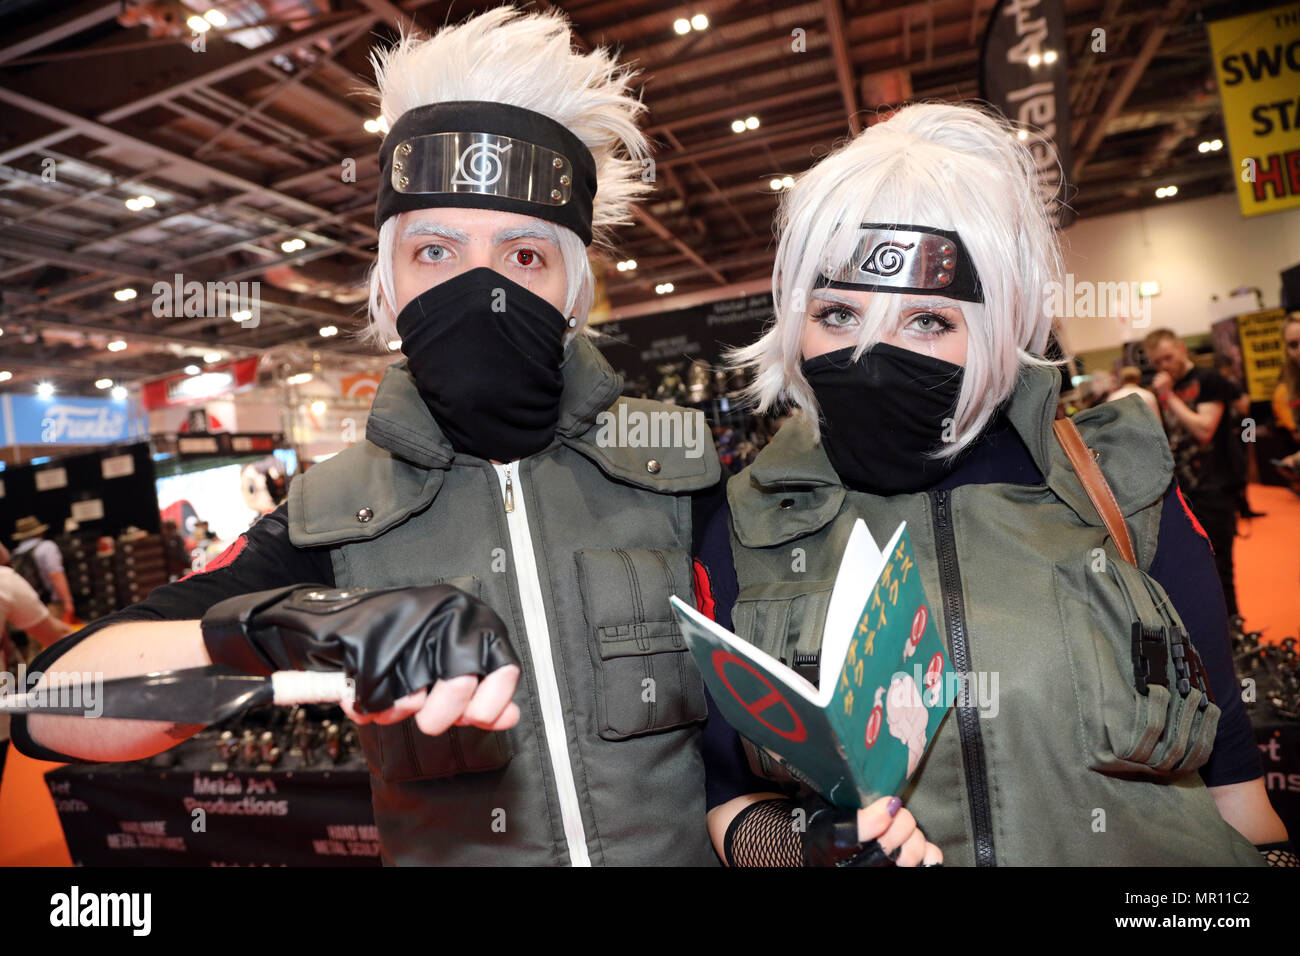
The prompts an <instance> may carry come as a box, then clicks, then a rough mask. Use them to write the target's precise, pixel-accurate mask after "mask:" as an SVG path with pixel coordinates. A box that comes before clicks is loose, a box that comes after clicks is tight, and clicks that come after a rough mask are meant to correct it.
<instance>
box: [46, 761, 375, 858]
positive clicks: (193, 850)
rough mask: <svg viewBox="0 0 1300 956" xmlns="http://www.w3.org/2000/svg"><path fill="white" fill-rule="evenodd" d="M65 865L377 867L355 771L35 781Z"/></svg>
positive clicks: (369, 814) (58, 776) (364, 794)
mask: <svg viewBox="0 0 1300 956" xmlns="http://www.w3.org/2000/svg"><path fill="white" fill-rule="evenodd" d="M45 780H46V783H47V785H48V786H49V788H50V795H51V796H52V797H53V798H54V806H55V809H56V810H58V813H59V821H60V822H61V823H62V824H63V833H64V836H65V837H66V838H67V841H68V852H69V854H70V855H71V856H72V862H73V865H75V866H379V865H380V852H379V832H378V829H377V828H376V827H375V822H374V814H373V811H372V810H371V806H370V777H369V775H368V774H367V773H366V772H365V771H364V770H359V771H358V770H326V771H311V770H300V771H270V772H266V773H260V772H256V771H240V772H228V773H203V772H198V771H188V772H187V771H180V770H176V771H152V772H151V771H149V770H147V769H142V768H134V767H133V768H131V769H130V770H105V769H103V768H96V767H93V766H90V767H87V766H68V767H63V768H61V769H59V770H53V771H51V772H50V773H48V774H46V775H45Z"/></svg>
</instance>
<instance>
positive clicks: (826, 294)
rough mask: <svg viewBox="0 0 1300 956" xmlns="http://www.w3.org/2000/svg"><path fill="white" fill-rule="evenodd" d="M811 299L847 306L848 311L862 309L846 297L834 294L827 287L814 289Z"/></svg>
mask: <svg viewBox="0 0 1300 956" xmlns="http://www.w3.org/2000/svg"><path fill="white" fill-rule="evenodd" d="M812 297H813V298H814V299H820V300H821V301H823V302H834V303H835V304H836V305H843V306H847V307H848V308H850V309H860V308H862V306H861V305H859V304H858V303H857V302H854V301H853V300H852V299H850V298H849V297H848V296H846V295H840V294H839V293H837V292H835V291H834V290H833V289H830V288H827V287H822V288H819V289H814V290H813V294H812Z"/></svg>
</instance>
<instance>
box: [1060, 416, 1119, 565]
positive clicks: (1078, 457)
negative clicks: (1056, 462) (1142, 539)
mask: <svg viewBox="0 0 1300 956" xmlns="http://www.w3.org/2000/svg"><path fill="white" fill-rule="evenodd" d="M1052 430H1053V431H1054V432H1055V433H1056V439H1057V441H1059V442H1060V443H1061V447H1062V448H1063V449H1065V454H1066V456H1067V457H1068V458H1069V459H1070V464H1071V465H1073V466H1074V473H1075V474H1076V475H1078V476H1079V480H1080V481H1081V482H1083V488H1084V490H1085V491H1087V492H1088V497H1089V498H1091V499H1092V504H1093V506H1094V507H1095V508H1096V509H1097V514H1099V515H1100V516H1101V520H1102V522H1103V523H1104V524H1105V525H1106V530H1107V531H1109V532H1110V536H1111V538H1113V539H1114V541H1115V547H1117V548H1118V549H1119V553H1120V555H1121V556H1122V557H1123V558H1124V560H1125V561H1127V562H1128V563H1129V564H1132V565H1136V564H1137V556H1136V555H1135V554H1134V553H1133V539H1132V538H1130V537H1129V533H1128V524H1127V523H1126V522H1125V521H1124V512H1123V511H1121V510H1120V507H1119V503H1118V502H1117V501H1116V500H1115V493H1114V492H1113V491H1111V490H1110V484H1109V483H1108V482H1107V481H1106V476H1105V475H1103V474H1102V472H1101V468H1100V467H1098V465H1097V460H1096V458H1094V457H1093V451H1092V449H1091V448H1089V447H1088V446H1087V444H1085V443H1084V440H1083V436H1082V435H1080V434H1079V429H1078V428H1076V427H1075V424H1074V422H1072V421H1070V419H1068V418H1065V417H1062V418H1058V419H1057V420H1056V421H1054V422H1052Z"/></svg>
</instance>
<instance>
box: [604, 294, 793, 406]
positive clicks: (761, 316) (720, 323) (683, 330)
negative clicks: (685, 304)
mask: <svg viewBox="0 0 1300 956" xmlns="http://www.w3.org/2000/svg"><path fill="white" fill-rule="evenodd" d="M771 320H772V296H771V294H770V293H762V294H760V295H750V296H745V297H743V298H738V299H724V300H722V301H720V302H710V303H707V304H706V305H697V306H695V307H693V308H689V309H677V310H675V311H673V312H659V313H656V314H654V315H643V316H638V317H636V318H631V319H620V320H617V321H614V322H603V323H601V324H600V325H596V326H593V328H594V330H595V331H596V332H597V333H598V337H597V339H596V347H597V348H598V349H600V351H601V353H602V354H603V355H604V356H605V359H606V361H608V362H609V364H610V365H612V366H613V367H614V369H615V370H616V371H618V372H621V373H622V375H623V379H624V381H625V383H626V389H625V391H627V392H628V393H629V394H637V393H638V392H644V393H646V394H653V392H654V390H655V385H656V383H658V382H659V381H660V380H661V379H662V377H663V376H664V375H665V374H666V370H667V369H668V368H669V367H670V366H671V367H672V369H673V370H674V371H675V372H676V373H677V374H683V375H684V374H685V373H686V370H687V368H688V367H689V366H690V365H692V364H697V363H698V364H703V365H708V366H711V367H714V368H716V367H718V366H719V365H720V364H721V360H722V353H723V351H724V350H725V349H726V347H728V346H737V345H748V344H750V343H751V342H753V341H754V340H755V339H757V338H758V337H759V336H760V335H762V334H763V330H764V328H765V327H766V325H767V324H768V323H770V322H771Z"/></svg>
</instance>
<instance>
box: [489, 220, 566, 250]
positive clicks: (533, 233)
mask: <svg viewBox="0 0 1300 956" xmlns="http://www.w3.org/2000/svg"><path fill="white" fill-rule="evenodd" d="M513 239H545V240H546V241H547V242H550V243H553V244H555V245H557V246H558V245H559V244H560V237H559V236H558V235H557V234H556V232H555V227H554V226H552V225H551V224H550V223H548V222H535V223H528V224H527V225H524V226H511V227H510V228H509V229H502V230H501V231H500V232H498V233H497V234H496V235H495V236H493V237H492V242H493V244H494V245H500V244H501V243H503V242H510V241H511V240H513Z"/></svg>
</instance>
